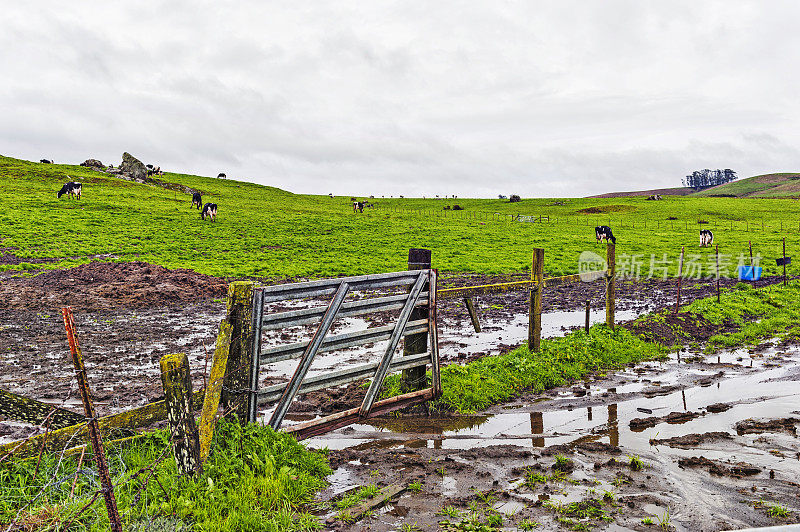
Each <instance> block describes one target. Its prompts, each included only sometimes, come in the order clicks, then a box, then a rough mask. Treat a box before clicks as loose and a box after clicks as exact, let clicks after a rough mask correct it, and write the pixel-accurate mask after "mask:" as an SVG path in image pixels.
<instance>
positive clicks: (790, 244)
mask: <svg viewBox="0 0 800 532" xmlns="http://www.w3.org/2000/svg"><path fill="white" fill-rule="evenodd" d="M70 179H72V180H77V181H81V182H83V183H84V190H83V198H82V199H81V200H73V199H67V198H66V197H62V198H61V199H56V193H57V192H58V190H59V188H60V187H61V185H62V184H63V183H64V182H65V181H67V180H70ZM162 179H163V180H164V181H167V182H174V183H181V184H184V185H188V186H190V187H192V188H196V189H199V190H201V191H202V192H203V193H204V198H203V200H204V201H213V202H215V203H217V204H218V205H219V214H218V218H217V222H216V223H212V222H208V221H206V222H203V221H201V220H200V216H199V213H198V211H197V210H196V209H194V210H192V209H190V207H189V205H190V203H191V197H190V196H189V195H186V194H182V193H180V192H174V191H172V190H167V189H164V188H161V187H156V186H150V185H142V184H138V183H132V182H129V181H124V180H121V179H118V178H115V177H112V176H109V175H107V174H104V173H100V172H95V171H93V170H90V169H87V168H83V167H80V166H70V165H48V164H39V163H32V162H27V161H22V160H19V159H13V158H8V157H0V180H2V181H1V182H2V183H3V187H2V188H0V199H2V205H4V208H3V209H0V271H12V272H25V271H28V270H38V269H41V268H64V267H69V266H73V265H76V264H81V263H85V262H88V261H92V260H121V261H130V260H143V261H147V262H150V263H154V264H160V265H162V266H165V267H169V268H175V267H186V268H192V269H194V270H196V271H198V272H201V273H208V274H212V275H219V276H235V277H243V276H254V277H275V278H279V277H296V276H302V277H314V276H333V275H348V274H360V273H375V272H384V271H392V270H400V269H405V267H406V260H407V252H408V249H409V248H411V247H424V248H429V249H431V250H432V251H433V261H434V266H435V267H438V268H440V269H441V270H444V271H454V272H479V273H510V272H521V271H526V270H528V269H529V267H530V261H531V250H532V249H533V248H534V247H542V248H545V250H546V255H545V269H546V271H547V272H548V273H549V274H555V275H559V274H567V273H574V272H576V271H577V269H578V262H577V259H578V256H579V254H580V253H581V252H582V251H584V250H594V251H597V252H599V253H603V249H602V247H600V246H598V245H597V244H596V243H595V239H594V230H593V228H594V226H595V225H601V224H606V225H611V226H612V227H613V229H614V234H615V235H616V236H617V238H618V243H617V256H618V258H620V260H626V258H627V260H628V263H630V262H631V260H633V262H634V263H636V262H642V263H643V264H644V269H643V270H642V272H641V273H642V274H644V275H646V274H647V269H648V268H649V265H650V260H651V257H657V259H658V260H661V258H662V257H663V254H664V253H666V254H667V255H668V258H669V259H670V260H671V261H672V262H671V264H670V268H671V269H670V271H671V272H672V273H674V272H675V271H676V270H677V255H678V254H679V253H680V248H681V246H686V248H687V253H691V254H696V255H697V258H696V261H698V262H700V263H702V264H706V265H707V264H708V263H709V262H710V261H711V260H712V258H711V254H710V253H711V252H710V251H709V250H707V249H706V250H701V249H700V248H699V247H698V236H697V234H698V229H699V228H706V227H708V228H711V229H712V230H714V232H715V235H716V242H717V243H719V245H720V253H723V254H725V255H729V256H730V257H732V259H731V260H733V263H734V265H735V263H736V257H737V256H738V255H739V254H741V253H746V252H747V241H748V240H752V241H753V249H754V253H761V254H762V255H763V256H765V257H770V258H774V257H775V256H776V253H777V252H778V250H779V249H780V247H779V246H780V239H781V238H782V237H783V236H786V237H787V249H788V250H789V254H791V251H792V249H793V248H794V247H795V246H798V245H800V235H798V229H799V228H800V211H799V210H798V207H797V203H796V201H795V200H790V199H775V200H769V201H759V200H757V199H740V198H706V197H695V196H687V197H677V196H665V199H664V200H663V201H646V200H645V199H644V198H642V197H630V198H627V197H626V198H577V199H560V200H557V199H553V198H538V199H523V201H521V202H519V203H509V202H508V200H499V199H462V198H458V199H449V200H436V199H420V198H416V199H409V198H407V199H402V198H377V199H375V200H373V201H374V202H375V204H376V207H375V208H374V209H367V210H365V211H364V214H354V213H353V211H352V206H351V201H350V197H349V196H347V197H335V198H329V197H328V196H310V195H299V194H292V193H290V192H287V191H284V190H280V189H277V188H273V187H266V186H261V185H256V184H252V183H247V182H238V181H233V180H218V179H216V178H209V177H201V176H190V175H184V174H175V173H166V174H165V175H164V177H163V178H162ZM456 204H458V205H460V206H461V207H464V209H465V210H463V211H457V212H453V211H452V210H444V207H445V206H452V205H456ZM517 215H528V216H537V217H538V216H544V217H545V218H544V219H543V223H527V222H519V221H510V220H511V218H512V217H513V216H517ZM669 218H676V219H675V220H669ZM699 221H705V222H708V223H707V224H699V223H698V222H699ZM762 224H763V229H762ZM4 254H5V255H6V256H9V255H13V256H15V258H16V260H2V257H3V256H4ZM632 258H633V259H632ZM19 259H22V261H23V262H22V263H20V264H17V263H16V262H19ZM43 259H49V260H50V261H49V262H44V263H35V264H34V262H36V261H40V260H43ZM770 262H771V265H770V266H769V270H768V271H772V272H777V268H776V267H775V266H774V264H775V263H774V261H772V260H771V261H770ZM765 264H766V262H765ZM629 267H630V264H629Z"/></svg>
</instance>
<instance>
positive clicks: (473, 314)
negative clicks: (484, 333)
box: [464, 297, 481, 333]
mask: <svg viewBox="0 0 800 532" xmlns="http://www.w3.org/2000/svg"><path fill="white" fill-rule="evenodd" d="M464 304H465V305H466V306H467V312H468V313H469V317H470V319H471V320H472V327H474V328H475V332H477V333H479V332H481V321H480V319H479V318H478V311H477V310H475V302H474V301H473V300H472V298H471V297H465V298H464Z"/></svg>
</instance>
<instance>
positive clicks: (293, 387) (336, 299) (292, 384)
mask: <svg viewBox="0 0 800 532" xmlns="http://www.w3.org/2000/svg"><path fill="white" fill-rule="evenodd" d="M349 290H350V285H349V284H347V283H345V282H343V283H342V284H340V285H339V288H338V289H337V290H336V293H335V294H334V296H333V299H332V300H331V303H330V305H329V306H328V310H326V311H325V316H323V318H322V322H321V323H320V324H319V328H318V329H317V332H315V333H314V337H313V338H312V339H311V342H310V343H309V344H308V347H306V351H305V353H303V357H302V358H301V359H300V363H299V364H298V365H297V370H295V372H294V375H293V376H292V380H291V381H289V384H288V386H286V390H284V392H283V395H282V396H281V398H280V400H279V401H278V405H277V406H276V407H275V412H273V413H272V417H271V418H270V420H269V425H270V426H271V427H272V428H273V429H275V430H278V428H280V426H281V423H282V422H283V418H284V417H285V416H286V412H287V411H288V410H289V405H290V404H291V402H292V400H293V399H294V396H295V395H296V394H297V391H298V390H299V389H300V384H301V383H302V382H303V379H304V378H305V376H306V373H308V370H309V368H310V367H311V362H312V361H313V360H314V355H316V354H317V351H318V350H319V348H320V346H321V345H322V341H323V340H324V339H325V335H326V334H328V331H329V330H330V328H331V325H333V321H334V320H335V319H336V315H337V314H338V313H339V309H341V308H342V303H344V298H345V296H346V295H347V292H348V291H349Z"/></svg>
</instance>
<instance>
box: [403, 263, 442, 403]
mask: <svg viewBox="0 0 800 532" xmlns="http://www.w3.org/2000/svg"><path fill="white" fill-rule="evenodd" d="M430 268H431V250H429V249H415V248H412V249H409V250H408V269H409V270H429V269H430ZM428 289H429V290H436V287H432V286H429V287H428ZM428 315H429V313H428V308H427V307H416V308H414V310H412V311H411V316H410V317H409V318H408V320H409V321H416V320H427V319H428ZM427 350H428V333H427V332H421V333H417V334H408V335H406V337H405V341H404V342H403V356H409V355H417V354H420V353H424V352H426V351H427ZM402 375H403V387H404V388H405V389H406V390H409V391H414V390H422V389H424V388H425V387H426V386H427V382H426V381H427V377H426V375H425V366H420V367H416V368H409V369H404V370H403V374H402Z"/></svg>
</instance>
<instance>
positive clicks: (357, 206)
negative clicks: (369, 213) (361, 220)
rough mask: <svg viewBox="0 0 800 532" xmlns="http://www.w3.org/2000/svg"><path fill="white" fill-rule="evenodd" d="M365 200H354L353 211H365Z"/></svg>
mask: <svg viewBox="0 0 800 532" xmlns="http://www.w3.org/2000/svg"><path fill="white" fill-rule="evenodd" d="M364 203H366V202H364V201H354V202H353V212H364Z"/></svg>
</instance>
